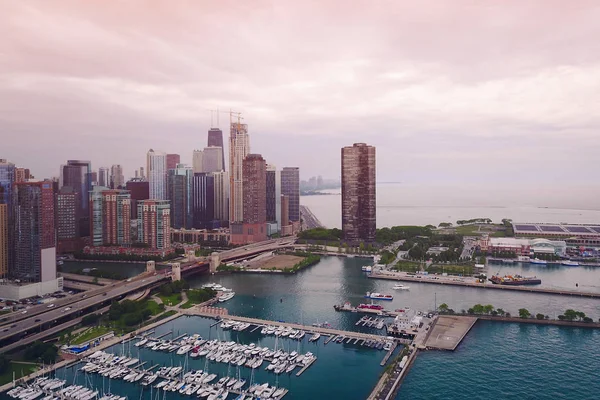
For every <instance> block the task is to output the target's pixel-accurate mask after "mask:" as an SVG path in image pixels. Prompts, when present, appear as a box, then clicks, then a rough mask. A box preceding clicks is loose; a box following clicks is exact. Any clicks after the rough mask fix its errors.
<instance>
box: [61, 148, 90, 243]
mask: <svg viewBox="0 0 600 400" xmlns="http://www.w3.org/2000/svg"><path fill="white" fill-rule="evenodd" d="M64 186H70V187H72V188H73V190H74V191H75V192H77V193H79V198H78V201H79V203H78V204H77V220H78V224H79V234H80V236H89V235H90V221H89V215H90V214H89V203H90V196H89V193H90V191H91V190H92V163H91V162H90V161H85V160H67V164H66V165H62V166H61V170H60V184H59V189H60V188H62V187H64Z"/></svg>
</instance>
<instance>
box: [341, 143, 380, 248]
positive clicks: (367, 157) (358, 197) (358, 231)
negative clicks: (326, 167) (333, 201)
mask: <svg viewBox="0 0 600 400" xmlns="http://www.w3.org/2000/svg"><path fill="white" fill-rule="evenodd" d="M375 165H376V164H375V147H373V146H368V145H366V144H365V143H355V144H354V145H353V146H347V147H343V148H342V231H343V232H344V238H345V239H346V240H351V241H358V240H363V241H373V240H375V229H376V214H375V213H376V209H375V206H376V194H375V180H376V175H375Z"/></svg>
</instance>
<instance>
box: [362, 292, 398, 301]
mask: <svg viewBox="0 0 600 400" xmlns="http://www.w3.org/2000/svg"><path fill="white" fill-rule="evenodd" d="M365 297H366V298H368V299H373V300H390V301H391V300H394V296H392V295H391V294H381V293H371V292H367V294H366V295H365Z"/></svg>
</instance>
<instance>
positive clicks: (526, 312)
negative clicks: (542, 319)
mask: <svg viewBox="0 0 600 400" xmlns="http://www.w3.org/2000/svg"><path fill="white" fill-rule="evenodd" d="M530 316H531V313H530V312H529V310H528V309H526V308H519V317H521V318H529V317H530Z"/></svg>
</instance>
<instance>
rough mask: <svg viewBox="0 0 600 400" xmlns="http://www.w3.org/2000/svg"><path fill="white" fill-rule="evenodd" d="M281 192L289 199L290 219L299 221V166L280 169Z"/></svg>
mask: <svg viewBox="0 0 600 400" xmlns="http://www.w3.org/2000/svg"><path fill="white" fill-rule="evenodd" d="M281 194H285V195H286V196H288V197H289V200H290V211H289V212H290V214H289V218H290V221H300V168H298V167H284V168H283V169H282V170H281Z"/></svg>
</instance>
